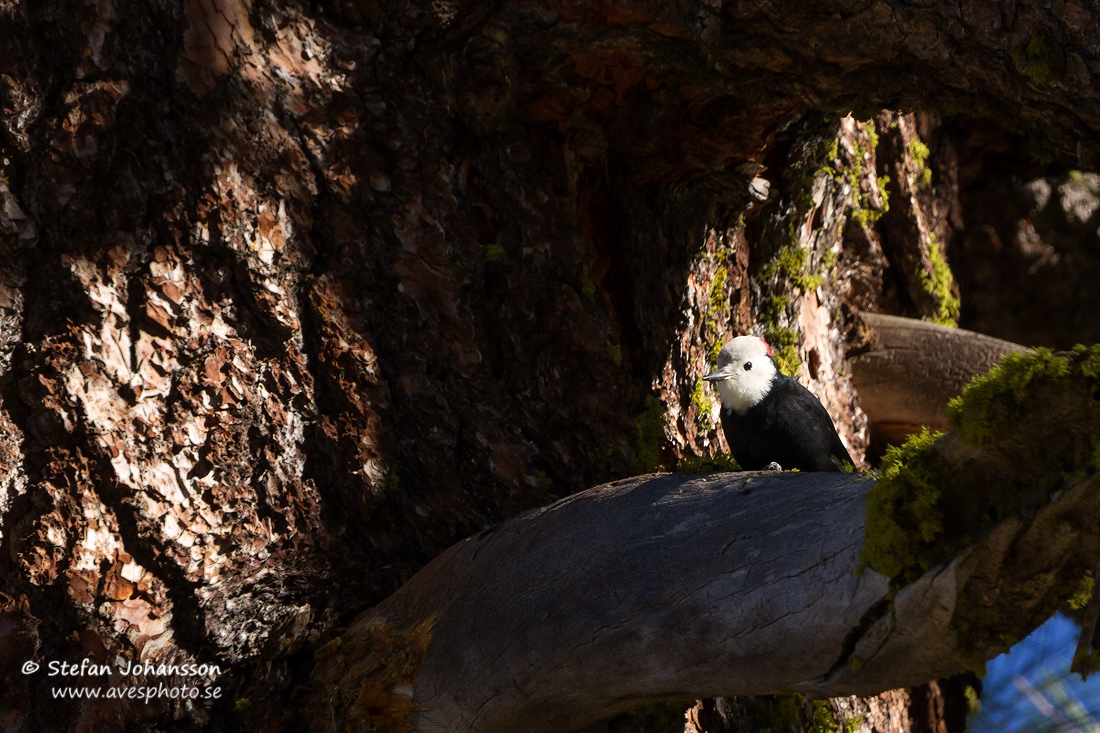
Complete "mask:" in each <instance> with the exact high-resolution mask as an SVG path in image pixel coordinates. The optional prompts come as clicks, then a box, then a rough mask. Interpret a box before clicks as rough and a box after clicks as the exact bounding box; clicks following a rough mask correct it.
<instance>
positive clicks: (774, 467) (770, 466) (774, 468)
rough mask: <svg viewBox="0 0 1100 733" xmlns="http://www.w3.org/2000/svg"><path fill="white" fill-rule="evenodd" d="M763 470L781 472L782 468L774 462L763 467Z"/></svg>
mask: <svg viewBox="0 0 1100 733" xmlns="http://www.w3.org/2000/svg"><path fill="white" fill-rule="evenodd" d="M764 470H765V471H782V470H783V467H782V466H780V465H779V464H778V463H776V462H775V461H772V462H771V463H769V464H768V465H767V466H764Z"/></svg>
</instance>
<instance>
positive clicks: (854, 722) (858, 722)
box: [844, 715, 863, 733]
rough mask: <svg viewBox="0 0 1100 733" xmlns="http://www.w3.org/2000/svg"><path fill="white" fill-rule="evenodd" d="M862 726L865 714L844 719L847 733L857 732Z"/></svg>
mask: <svg viewBox="0 0 1100 733" xmlns="http://www.w3.org/2000/svg"><path fill="white" fill-rule="evenodd" d="M861 727H863V716H862V715H857V716H855V717H854V718H845V719H844V731H845V733H856V731H857V730H859V729H860V728H861Z"/></svg>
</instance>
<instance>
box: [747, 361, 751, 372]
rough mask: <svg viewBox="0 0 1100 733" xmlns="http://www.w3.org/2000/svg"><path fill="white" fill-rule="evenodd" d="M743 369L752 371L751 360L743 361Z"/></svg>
mask: <svg viewBox="0 0 1100 733" xmlns="http://www.w3.org/2000/svg"><path fill="white" fill-rule="evenodd" d="M745 371H746V372H750V371H752V362H751V361H746V362H745Z"/></svg>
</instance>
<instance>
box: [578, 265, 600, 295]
mask: <svg viewBox="0 0 1100 733" xmlns="http://www.w3.org/2000/svg"><path fill="white" fill-rule="evenodd" d="M581 292H582V293H584V296H585V297H586V298H588V299H592V298H593V297H594V296H595V295H596V283H594V282H592V278H591V277H590V276H589V275H588V271H587V270H586V271H585V272H584V274H583V275H581Z"/></svg>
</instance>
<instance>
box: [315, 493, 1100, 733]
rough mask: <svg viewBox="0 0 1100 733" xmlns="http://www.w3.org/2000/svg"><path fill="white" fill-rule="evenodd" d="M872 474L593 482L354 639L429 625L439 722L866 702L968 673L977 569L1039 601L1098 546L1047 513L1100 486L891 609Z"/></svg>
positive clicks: (428, 699)
mask: <svg viewBox="0 0 1100 733" xmlns="http://www.w3.org/2000/svg"><path fill="white" fill-rule="evenodd" d="M872 486H873V481H872V480H871V479H869V478H867V477H865V476H856V475H825V474H816V475H815V474H797V473H784V474H768V473H753V474H715V475H709V476H707V475H704V476H699V475H691V476H680V475H662V476H645V477H641V478H638V479H632V480H629V481H621V482H618V483H616V484H610V485H607V486H602V487H597V488H594V489H592V490H590V491H587V492H584V493H582V494H578V495H575V496H573V497H570V498H568V499H565V500H562V501H560V502H558V503H556V504H554V505H552V506H550V507H547V508H545V509H539V510H536V511H533V512H530V513H528V514H526V515H524V516H522V517H518V518H516V519H514V520H511V521H509V522H507V523H505V524H503V525H501V526H500V527H498V528H496V529H494V530H490V531H487V532H485V533H483V534H482V535H481V536H479V537H476V538H470V539H468V540H465V541H464V542H461V543H459V544H458V545H455V546H454V547H452V548H451V549H450V550H448V551H447V552H446V553H444V554H443V555H442V556H440V557H439V558H437V559H436V560H435V561H434V562H432V563H431V564H430V565H428V566H427V567H426V568H425V569H424V570H423V571H421V572H420V573H419V574H418V575H417V576H416V577H414V578H413V579H412V580H410V581H409V582H408V583H407V584H406V585H405V586H403V587H402V588H401V589H400V590H399V591H398V592H397V593H396V594H395V595H394V596H392V597H391V598H389V599H388V600H387V601H385V602H384V603H383V604H381V605H380V606H379V607H377V608H376V609H374V610H373V611H372V612H370V613H369V614H366V615H364V616H363V617H362V618H361V619H360V620H359V621H357V622H356V623H355V624H354V625H353V627H352V628H351V629H350V630H349V631H348V632H347V634H346V635H345V637H344V642H343V643H344V644H345V645H347V644H348V643H349V640H350V641H354V640H355V639H361V638H366V637H369V636H370V635H372V634H377V633H378V629H379V628H380V626H379V625H380V624H391V625H392V628H393V629H394V630H396V631H400V630H403V629H406V628H410V627H415V626H416V625H418V624H423V623H426V622H431V623H432V624H433V626H432V629H431V642H430V644H429V645H428V647H427V651H426V653H425V654H424V656H423V658H422V660H421V662H420V666H419V670H418V673H417V674H416V676H415V679H414V681H413V684H412V686H411V687H410V688H409V690H408V691H410V692H411V694H412V701H413V702H414V703H415V704H416V705H417V706H422V707H421V708H420V709H419V712H417V713H416V714H415V715H414V716H413V718H412V722H413V723H414V725H415V726H416V730H419V731H425V732H426V731H443V730H463V731H465V730H471V731H507V730H518V729H520V728H522V729H523V730H530V731H555V730H559V731H560V730H570V729H574V728H577V727H580V726H581V725H583V724H585V723H588V722H593V721H596V720H599V719H601V718H604V717H606V716H609V715H612V714H614V713H616V712H618V711H621V710H624V709H627V708H629V707H631V706H633V705H635V704H638V703H640V702H644V701H647V700H659V699H669V698H676V697H688V698H690V697H695V696H714V695H721V694H750V695H751V694H771V693H780V692H794V691H798V692H805V693H809V694H812V695H820V696H827V695H844V694H868V693H875V692H880V691H883V690H887V689H892V688H895V687H901V686H905V685H912V684H919V683H923V682H926V681H928V680H930V679H934V678H937V677H942V676H946V675H950V674H952V673H955V672H958V671H960V670H961V666H960V663H959V662H958V661H957V660H956V658H955V652H956V648H957V646H958V640H957V630H956V629H955V628H954V626H953V625H952V619H953V616H954V615H955V611H956V608H957V606H958V604H959V600H960V598H962V597H963V596H964V595H965V594H966V593H967V592H968V583H969V582H970V581H971V579H972V578H977V580H978V581H979V585H980V587H981V588H982V589H983V594H982V601H981V602H982V603H983V604H997V603H998V602H1000V601H1001V599H1002V598H1004V597H1006V595H1007V594H1008V593H1009V592H1010V591H1012V592H1016V593H1018V592H1019V586H1021V585H1022V584H1024V583H1025V582H1026V583H1028V589H1027V596H1028V598H1029V599H1031V601H1022V600H1021V599H1020V598H1014V602H1015V603H1016V604H1017V606H1019V605H1021V604H1022V605H1023V606H1025V607H1027V606H1028V605H1029V603H1030V605H1034V603H1035V602H1036V601H1035V599H1041V598H1043V597H1044V596H1046V595H1047V594H1048V592H1049V591H1050V590H1051V588H1052V586H1053V585H1054V584H1055V582H1056V580H1057V578H1058V575H1059V573H1058V570H1059V569H1060V568H1062V567H1063V566H1064V565H1065V564H1066V563H1067V562H1068V561H1069V557H1070V555H1072V554H1073V552H1072V551H1069V552H1067V548H1072V547H1073V546H1087V547H1089V548H1090V549H1091V548H1094V547H1095V537H1090V538H1089V541H1088V542H1084V541H1082V540H1083V538H1082V537H1081V536H1079V533H1080V532H1081V529H1080V528H1077V529H1073V530H1069V529H1067V530H1066V532H1065V533H1064V534H1063V535H1062V539H1063V540H1064V541H1063V542H1058V543H1054V544H1053V545H1052V544H1051V543H1050V542H1049V526H1050V524H1051V523H1052V522H1053V523H1058V522H1060V521H1063V520H1064V519H1065V518H1066V517H1068V516H1073V515H1075V514H1077V513H1082V515H1083V514H1092V513H1094V512H1095V511H1097V510H1098V509H1100V481H1096V480H1090V481H1086V482H1083V483H1081V484H1079V485H1078V486H1076V487H1075V488H1074V489H1073V490H1071V491H1065V492H1062V493H1061V494H1060V495H1059V496H1058V498H1057V500H1056V501H1054V502H1052V503H1051V504H1049V505H1048V506H1047V507H1045V508H1043V509H1042V511H1040V512H1039V513H1038V514H1037V515H1036V516H1034V517H1031V518H1025V517H1013V518H1010V519H1008V520H1006V521H1004V522H1002V523H1001V524H999V525H998V526H997V527H996V528H995V529H994V530H993V531H992V532H990V533H989V534H988V535H987V536H986V537H985V538H984V539H983V540H982V541H980V542H978V543H977V544H975V545H974V546H972V547H970V548H968V549H967V550H965V551H964V552H962V553H960V555H959V556H958V557H957V558H955V559H954V560H952V561H950V562H948V563H946V564H943V565H940V566H938V567H936V568H934V569H933V570H932V571H930V572H928V573H927V574H926V575H924V576H923V577H921V578H920V579H919V580H917V581H916V582H914V583H912V584H910V585H908V586H906V587H904V588H902V589H901V590H900V591H899V592H898V593H897V596H896V597H895V598H894V599H893V603H892V604H891V603H890V595H889V592H890V588H889V582H888V579H887V578H885V577H884V576H882V575H880V574H879V573H877V572H875V571H874V570H870V569H860V568H859V562H858V557H859V552H860V548H861V536H862V534H863V531H864V520H865V513H864V502H863V500H862V499H861V495H862V494H863V493H865V492H866V491H868V490H869V489H870V488H871V487H872ZM1021 557H1026V558H1027V560H1026V562H1021V560H1020V558H1021ZM1024 566H1026V567H1024ZM1036 567H1041V568H1044V570H1045V572H1044V573H1040V574H1034V573H1033V570H1034V568H1036ZM1013 589H1015V590H1013ZM971 602H972V601H969V600H968V601H967V603H971ZM985 651H986V652H988V653H989V654H990V655H992V654H994V653H996V652H997V651H1000V649H999V647H998V648H992V647H989V648H987V649H986V650H985ZM327 659H328V661H327V662H323V663H322V664H321V665H320V666H319V667H318V670H317V672H316V673H315V680H316V681H317V682H319V683H321V686H320V688H319V689H320V690H321V694H320V695H319V697H318V701H317V702H316V703H315V704H316V706H317V707H318V708H321V709H324V710H327V711H328V712H329V713H331V712H332V709H336V708H340V707H345V706H349V705H350V707H346V709H344V710H342V711H341V714H343V715H349V716H350V717H352V718H355V717H356V715H362V714H363V712H362V711H357V710H355V709H354V705H352V704H351V702H350V701H347V700H344V699H342V698H341V694H345V695H346V694H347V693H340V692H339V679H340V676H341V675H343V674H346V673H347V669H348V668H349V667H353V666H354V665H355V664H356V662H358V661H359V660H358V659H355V658H350V657H349V658H343V659H341V658H340V657H339V655H336V656H330V657H328V658H327ZM352 700H354V694H353V696H352ZM318 713H320V710H318ZM326 717H327V715H326Z"/></svg>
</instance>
